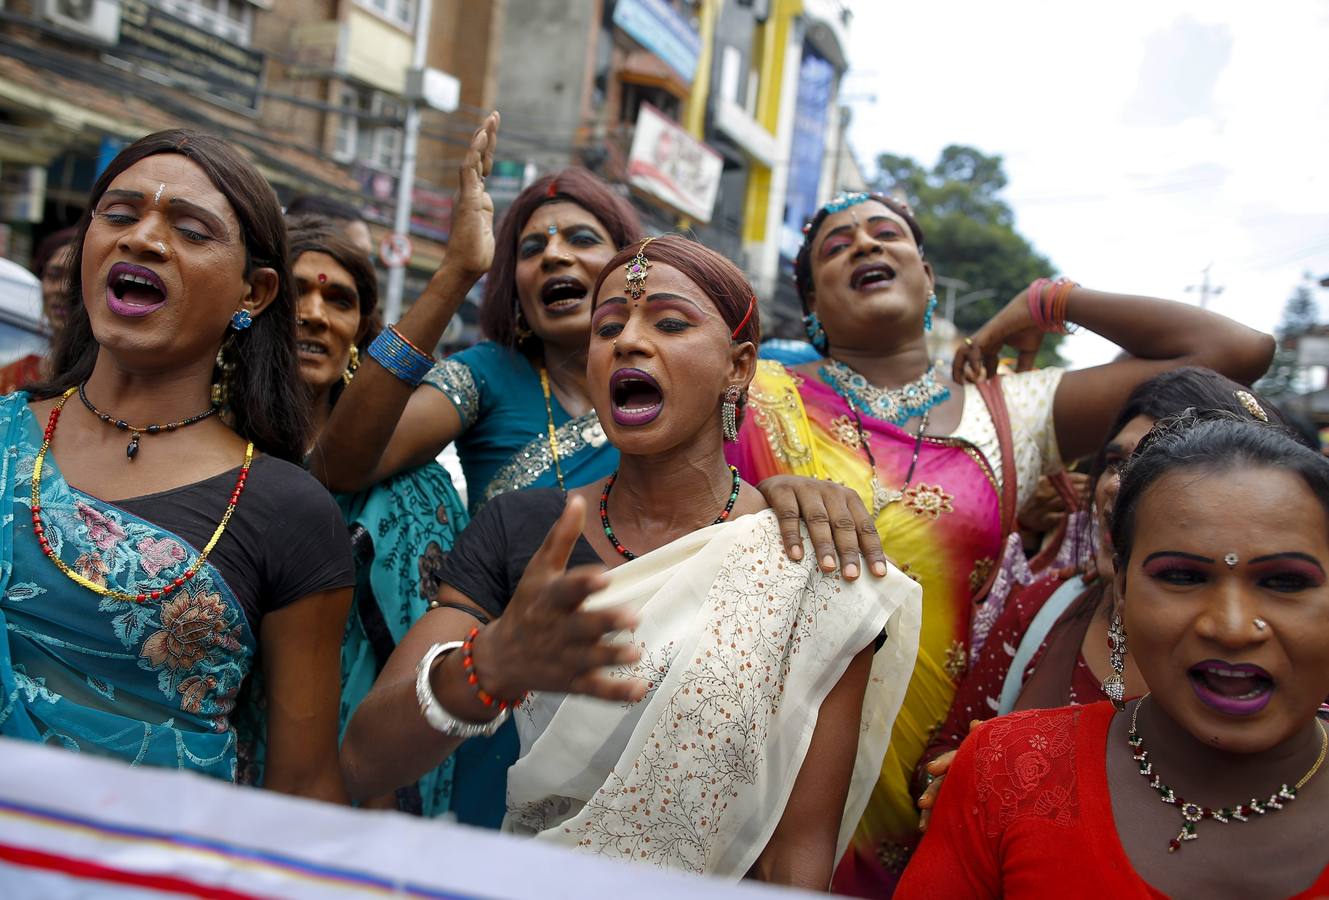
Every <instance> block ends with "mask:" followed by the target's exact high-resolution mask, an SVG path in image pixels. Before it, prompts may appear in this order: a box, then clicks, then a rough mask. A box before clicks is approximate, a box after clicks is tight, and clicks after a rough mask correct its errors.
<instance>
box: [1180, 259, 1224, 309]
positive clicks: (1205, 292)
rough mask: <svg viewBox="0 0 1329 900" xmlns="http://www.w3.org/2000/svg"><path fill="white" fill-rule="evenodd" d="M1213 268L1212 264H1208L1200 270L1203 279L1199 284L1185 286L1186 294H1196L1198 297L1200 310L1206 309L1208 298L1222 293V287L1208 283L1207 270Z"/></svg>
mask: <svg viewBox="0 0 1329 900" xmlns="http://www.w3.org/2000/svg"><path fill="white" fill-rule="evenodd" d="M1213 267H1214V264H1213V263H1210V264H1209V265H1207V266H1205V267H1204V268H1203V269H1201V270H1200V271H1201V272H1202V273H1203V274H1204V278H1203V279H1202V280H1201V281H1200V283H1199V284H1189V285H1187V286H1186V293H1188V294H1191V293H1198V294H1199V295H1200V309H1208V308H1209V298H1210V297H1217V296H1218V295H1219V294H1221V293H1223V287H1224V286H1223V285H1221V284H1210V283H1209V270H1210V269H1212V268H1213Z"/></svg>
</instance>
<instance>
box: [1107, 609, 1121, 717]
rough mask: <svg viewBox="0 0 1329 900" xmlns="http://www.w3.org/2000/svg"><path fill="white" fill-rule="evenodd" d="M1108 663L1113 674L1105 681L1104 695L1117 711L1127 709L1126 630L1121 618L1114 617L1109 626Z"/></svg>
mask: <svg viewBox="0 0 1329 900" xmlns="http://www.w3.org/2000/svg"><path fill="white" fill-rule="evenodd" d="M1108 651H1109V652H1108V663H1109V664H1110V665H1111V666H1112V674H1111V675H1109V676H1108V677H1107V678H1104V679H1103V693H1104V694H1107V697H1108V699H1109V700H1111V701H1112V705H1113V706H1115V707H1116V708H1117V709H1119V710H1121V709H1125V708H1126V703H1125V700H1126V676H1125V672H1126V629H1125V628H1123V627H1122V624H1121V616H1119V615H1115V614H1114V615H1113V616H1112V624H1111V625H1109V626H1108Z"/></svg>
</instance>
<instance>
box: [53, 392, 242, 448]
mask: <svg viewBox="0 0 1329 900" xmlns="http://www.w3.org/2000/svg"><path fill="white" fill-rule="evenodd" d="M86 386H87V382H84V383H83V384H80V385H79V386H78V398H79V399H80V400H82V401H83V405H84V406H86V407H87V408H88V412H90V413H92V414H93V415H94V416H96V417H97V418H99V419H101V420H102V421H103V422H105V423H106V424H108V425H114V426H115V427H116V428H119V429H120V430H121V431H128V432H129V445H128V446H127V447H125V456H127V457H129V458H130V459H131V460H132V459H133V458H134V457H135V456H137V455H138V439H139V436H140V435H144V434H161V433H162V432H163V431H175V430H176V429H179V428H184V427H185V426H186V425H193V424H194V423H195V422H202V421H203V420H204V419H206V418H207V417H208V416H210V415H213V414H214V413H215V412H217V407H215V406H209V407H208V408H207V409H206V410H204V411H203V412H201V413H198V414H197V415H193V416H190V417H189V418H188V419H181V420H180V421H179V422H167V423H166V424H164V425H145V426H143V427H139V426H137V425H130V424H129V423H128V422H126V421H125V420H124V419H117V418H116V417H115V416H112V415H110V414H109V413H104V412H102V411H101V410H100V409H98V408H97V407H96V406H95V405H94V404H93V402H92V401H91V400H89V399H88V393H87V391H86V390H84V388H85V387H86Z"/></svg>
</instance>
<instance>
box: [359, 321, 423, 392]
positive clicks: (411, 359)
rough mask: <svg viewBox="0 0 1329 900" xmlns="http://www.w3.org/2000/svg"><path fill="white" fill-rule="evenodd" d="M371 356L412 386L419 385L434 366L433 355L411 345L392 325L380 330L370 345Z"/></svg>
mask: <svg viewBox="0 0 1329 900" xmlns="http://www.w3.org/2000/svg"><path fill="white" fill-rule="evenodd" d="M369 356H370V358H371V359H373V360H374V361H375V362H376V363H378V364H379V365H380V366H382V367H383V368H385V369H387V370H388V371H389V372H391V373H392V374H393V375H396V376H397V377H398V378H400V379H401V380H402V381H404V382H406V383H407V384H409V385H410V386H411V387H417V386H418V385H419V384H420V382H421V381H424V377H425V376H426V375H428V374H429V370H430V369H432V368H433V367H434V358H433V357H432V356H429V355H427V354H424V353H421V352H420V351H419V350H417V349H415V348H414V347H413V346H411V344H410V343H409V342H408V341H407V340H406V339H405V338H403V337H402V336H401V335H400V334H398V333H397V329H395V328H393V327H392V326H391V325H389V326H388V327H387V328H384V329H383V330H382V331H380V332H379V335H378V337H376V338H374V342H373V343H372V344H370V345H369Z"/></svg>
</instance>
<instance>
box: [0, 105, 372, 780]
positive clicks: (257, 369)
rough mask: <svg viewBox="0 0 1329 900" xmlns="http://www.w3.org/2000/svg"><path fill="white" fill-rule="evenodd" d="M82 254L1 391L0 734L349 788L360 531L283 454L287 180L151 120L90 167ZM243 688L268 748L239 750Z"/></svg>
mask: <svg viewBox="0 0 1329 900" xmlns="http://www.w3.org/2000/svg"><path fill="white" fill-rule="evenodd" d="M71 268H72V274H71V285H72V291H73V295H74V296H76V297H78V298H79V299H80V301H81V302H79V303H77V304H74V305H73V307H72V308H71V309H70V312H69V322H68V324H67V326H66V329H65V331H64V334H63V335H62V337H61V341H60V344H59V345H58V347H57V348H56V353H55V357H54V363H53V369H54V371H55V375H54V377H53V378H52V380H51V381H49V382H47V383H45V384H44V385H40V386H37V387H35V388H33V390H32V392H31V393H22V392H20V393H15V394H10V395H9V396H7V397H5V398H4V399H3V400H0V429H3V431H4V433H5V437H6V440H5V445H6V446H7V447H8V448H9V457H10V460H11V465H9V466H8V467H7V468H6V469H5V480H4V482H3V484H2V485H0V488H2V489H3V491H4V493H3V495H2V496H0V503H2V504H3V506H4V510H5V514H4V516H3V518H2V519H0V522H3V531H2V532H0V534H2V538H3V539H0V554H3V556H2V557H0V593H2V594H3V596H2V597H0V620H3V629H0V695H3V697H4V698H5V705H4V707H3V709H2V710H0V734H3V735H4V736H5V737H11V738H19V739H23V740H31V741H38V742H42V743H48V744H52V745H54V746H58V747H63V748H66V749H69V750H74V751H78V752H85V753H92V754H97V755H105V756H112V757H116V758H119V759H123V760H125V761H126V762H129V763H131V764H133V765H152V766H166V767H170V768H179V769H186V770H191V771H196V772H201V773H204V774H207V775H211V776H214V777H217V778H222V779H226V780H237V778H247V779H248V780H260V781H261V783H262V785H263V786H264V787H266V788H269V789H272V790H277V791H283V792H287V793H293V794H302V795H305V796H310V797H319V798H323V799H329V800H344V799H345V794H344V791H343V788H342V783H341V778H340V773H339V770H338V767H337V696H338V688H339V679H338V665H337V654H338V648H339V647H340V646H341V636H342V630H343V627H344V624H345V619H346V610H347V607H348V606H349V604H350V599H351V584H352V578H353V576H352V568H351V559H350V547H349V543H348V541H347V538H346V528H345V525H344V524H343V522H342V519H341V516H340V515H339V513H338V511H337V508H336V505H335V504H334V503H333V502H332V499H331V498H330V497H328V495H327V493H326V491H324V490H323V489H322V487H321V486H320V485H319V484H318V483H317V482H316V481H314V479H312V478H311V477H309V475H308V474H307V473H305V472H304V471H303V470H302V469H301V468H300V467H299V465H298V464H297V463H298V462H299V460H300V459H301V458H302V457H303V455H304V452H305V449H306V446H307V444H306V441H307V434H308V431H307V424H306V423H307V417H306V405H305V401H304V397H303V395H302V388H301V385H300V383H299V380H298V378H297V375H296V362H295V292H294V290H293V288H292V286H291V279H290V274H289V270H288V269H287V264H286V229H285V226H284V224H283V222H282V218H281V207H280V206H278V204H277V198H276V196H275V195H274V194H273V192H272V189H271V188H270V187H269V186H268V184H267V182H266V181H264V180H263V178H262V176H261V175H259V174H258V172H257V171H256V170H255V169H254V168H253V166H251V165H250V164H249V163H247V162H246V161H245V160H244V159H243V158H242V157H241V156H240V155H239V154H238V153H236V151H235V150H233V149H232V148H231V147H230V146H228V145H227V144H225V143H224V142H222V141H220V140H218V139H217V138H213V137H209V136H207V135H203V134H198V133H195V132H189V131H164V132H158V133H156V134H151V135H148V136H147V137H144V138H141V139H140V140H138V141H136V142H134V143H133V144H131V145H130V146H129V147H127V148H125V149H124V150H123V151H122V152H121V153H120V154H119V155H118V156H117V157H116V158H115V160H113V161H112V162H111V164H110V166H109V167H108V168H107V169H106V171H105V172H104V173H103V174H102V176H101V177H100V178H99V179H98V180H97V183H96V184H95V185H94V187H93V190H92V195H91V198H90V203H89V207H88V212H87V214H86V215H85V217H84V219H83V221H82V222H81V223H80V225H79V232H78V236H77V239H76V243H75V251H74V257H73V259H72V261H71ZM259 668H261V669H262V673H263V676H264V678H263V681H262V683H263V684H264V686H265V688H264V694H263V695H262V696H253V693H254V692H251V691H242V689H243V688H245V687H246V685H247V683H248V682H250V681H252V680H253V676H254V674H255V673H256V671H257V670H258V669H259ZM238 697H240V698H243V699H240V700H237V698H238ZM246 712H247V713H249V716H248V718H249V719H250V720H251V721H253V722H254V723H255V724H256V726H257V727H258V728H260V729H262V730H263V731H264V732H265V733H266V741H267V744H266V746H267V752H266V758H265V763H266V765H265V769H264V770H263V771H262V772H252V771H251V772H244V773H238V772H237V726H236V721H235V720H236V719H237V717H240V714H241V713H246Z"/></svg>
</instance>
